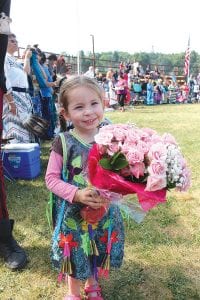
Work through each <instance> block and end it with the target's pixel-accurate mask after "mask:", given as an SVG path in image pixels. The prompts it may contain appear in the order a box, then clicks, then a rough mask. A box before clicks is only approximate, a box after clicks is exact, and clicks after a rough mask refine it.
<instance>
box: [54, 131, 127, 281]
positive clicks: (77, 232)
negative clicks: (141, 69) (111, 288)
mask: <svg viewBox="0 0 200 300" xmlns="http://www.w3.org/2000/svg"><path fill="white" fill-rule="evenodd" d="M62 138H63V140H64V141H65V143H66V145H67V147H66V149H67V153H66V154H63V153H64V152H65V151H64V150H63V146H62V141H61V136H58V137H56V138H55V140H54V142H53V145H52V150H54V151H55V152H57V153H59V154H60V155H62V156H63V155H64V156H66V158H67V159H66V172H63V180H64V181H67V182H68V183H70V184H73V185H75V186H78V187H80V188H84V187H86V186H87V184H86V180H85V174H86V167H87V159H88V152H89V150H90V148H91V146H92V145H91V144H86V143H85V142H84V141H82V140H80V138H79V137H77V136H75V134H74V133H73V131H72V132H70V133H67V132H65V133H64V134H63V137H62ZM63 161H65V159H64V157H63ZM82 207H83V205H82V204H79V203H75V204H71V203H70V202H68V201H66V200H63V199H61V198H59V197H57V196H55V195H54V196H53V209H52V215H53V224H54V234H53V238H52V251H51V259H52V263H53V266H54V267H55V268H56V269H59V270H61V273H62V272H63V273H68V274H70V275H71V276H73V277H74V278H77V279H80V280H86V279H87V278H89V277H91V276H92V275H93V276H96V275H97V274H96V273H97V268H98V267H102V265H103V263H105V261H104V260H105V256H106V253H107V249H108V248H107V246H108V242H110V245H111V249H110V255H109V259H110V267H113V268H118V267H120V266H121V264H122V260H123V255H124V227H123V220H122V216H121V213H120V210H119V208H118V207H117V206H116V205H114V204H112V205H110V207H109V210H108V212H107V213H106V215H104V217H103V218H102V219H101V220H100V221H99V222H98V223H96V224H88V223H86V222H85V221H84V220H83V219H82V218H81V216H80V210H81V208H82ZM65 242H67V245H68V248H67V249H65V247H64V244H66V243H65ZM91 246H92V247H91ZM92 248H93V249H92ZM66 259H67V260H68V263H69V260H70V270H71V271H69V268H68V270H67V271H66V270H64V269H65V267H64V261H65V263H66ZM65 265H66V264H65ZM63 268H64V269H63Z"/></svg>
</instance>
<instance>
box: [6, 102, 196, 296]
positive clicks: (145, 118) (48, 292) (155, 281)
mask: <svg viewBox="0 0 200 300" xmlns="http://www.w3.org/2000/svg"><path fill="white" fill-rule="evenodd" d="M106 116H107V117H108V118H110V119H111V120H112V121H113V123H125V122H131V123H135V124H136V125H138V126H139V127H150V128H153V129H155V130H157V131H158V132H159V133H164V132H170V133H171V134H173V135H174V136H175V138H176V140H177V141H178V143H179V145H180V147H181V149H182V152H183V153H184V156H185V157H186V159H187V161H188V164H189V166H190V169H191V171H192V187H191V188H190V190H189V191H188V192H187V193H177V192H175V191H170V192H168V195H167V203H166V204H162V205H159V206H158V207H156V208H154V209H153V210H151V211H150V212H149V213H148V214H147V216H146V218H145V220H144V221H143V223H141V224H137V223H135V222H134V221H132V222H131V223H130V224H127V223H125V224H126V243H125V258H124V263H123V266H122V268H121V269H120V270H117V271H114V272H112V273H111V276H110V279H109V280H105V281H102V280H101V284H102V287H103V294H104V298H105V299H106V300H117V299H119V300H129V299H130V300H134V299H136V300H140V299H141V300H143V299H148V300H160V299H161V300H168V299H174V300H184V299H185V300H190V299H196V300H197V299H200V198H199V196H200V176H199V167H200V129H199V126H200V105H198V104H191V105H190V104H187V105H160V106H155V107H147V106H137V107H136V108H135V109H133V110H129V111H126V112H124V113H121V112H117V111H116V112H112V113H106ZM49 148H50V143H43V144H42V149H41V150H42V156H41V160H42V174H41V176H40V177H38V178H37V179H35V180H31V181H24V180H18V181H15V182H12V183H11V182H8V181H6V190H7V194H8V207H9V212H10V217H11V218H14V219H15V221H16V226H15V230H14V235H15V237H16V239H17V240H18V241H20V243H21V245H23V247H24V248H25V249H26V251H27V253H28V256H29V259H30V262H29V264H28V266H27V268H26V269H25V270H24V271H23V272H16V273H14V272H10V271H9V270H8V269H7V268H6V267H5V266H4V265H3V261H2V260H1V261H0V299H1V300H8V299H9V300H11V299H12V300H22V299H23V300H36V299H49V300H50V299H62V298H63V296H64V294H65V293H66V292H67V287H66V286H65V285H64V284H62V285H60V286H59V285H58V284H57V282H56V281H57V272H55V271H53V270H52V269H51V265H50V260H49V248H50V237H51V234H50V231H49V228H48V224H47V219H46V215H45V207H46V204H47V201H48V196H49V193H48V191H47V189H46V187H45V184H44V172H45V169H46V165H47V161H48V155H49ZM128 225H129V226H128Z"/></svg>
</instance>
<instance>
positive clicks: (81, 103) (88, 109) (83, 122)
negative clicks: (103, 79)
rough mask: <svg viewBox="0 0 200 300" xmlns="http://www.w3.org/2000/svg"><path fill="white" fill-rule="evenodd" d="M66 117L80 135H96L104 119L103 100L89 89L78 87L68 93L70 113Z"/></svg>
mask: <svg viewBox="0 0 200 300" xmlns="http://www.w3.org/2000/svg"><path fill="white" fill-rule="evenodd" d="M65 115H66V117H67V118H68V119H70V120H71V121H72V123H73V125H74V128H75V129H76V131H77V132H78V133H84V134H87V133H88V134H92V133H94V132H95V133H96V129H97V127H98V125H99V124H100V122H101V120H102V118H103V104H102V99H101V98H100V97H99V96H98V94H97V93H96V92H95V91H94V90H92V89H91V88H89V87H85V86H80V87H77V88H75V89H73V90H71V91H70V92H69V93H68V112H66V113H65Z"/></svg>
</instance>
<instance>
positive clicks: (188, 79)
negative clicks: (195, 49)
mask: <svg viewBox="0 0 200 300" xmlns="http://www.w3.org/2000/svg"><path fill="white" fill-rule="evenodd" d="M188 43H189V45H188V47H189V51H190V34H189V40H188ZM189 81H190V59H189V63H188V78H187V84H189Z"/></svg>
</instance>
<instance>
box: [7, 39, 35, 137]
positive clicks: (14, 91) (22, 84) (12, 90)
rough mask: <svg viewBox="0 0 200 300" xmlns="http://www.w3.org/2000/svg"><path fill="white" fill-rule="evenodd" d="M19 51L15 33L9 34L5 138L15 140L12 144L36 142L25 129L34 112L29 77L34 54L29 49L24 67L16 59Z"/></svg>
mask: <svg viewBox="0 0 200 300" xmlns="http://www.w3.org/2000/svg"><path fill="white" fill-rule="evenodd" d="M17 50H18V42H17V39H16V36H15V35H14V34H13V33H12V34H9V35H8V46H7V54H6V57H5V64H4V68H5V77H6V88H7V93H6V94H5V95H4V102H3V115H4V119H3V138H13V139H12V140H11V142H12V143H31V142H34V141H35V137H34V136H33V135H32V134H31V133H30V132H29V131H28V130H27V129H25V128H24V126H23V122H24V121H25V120H27V118H28V116H30V115H31V114H32V110H33V106H32V100H31V96H30V94H29V84H28V77H27V75H28V74H29V73H30V71H31V69H30V57H31V55H32V52H31V51H30V50H29V49H27V51H26V53H25V58H24V66H22V65H21V63H18V62H17V60H16V58H15V57H14V53H15V52H16V51H17Z"/></svg>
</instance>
